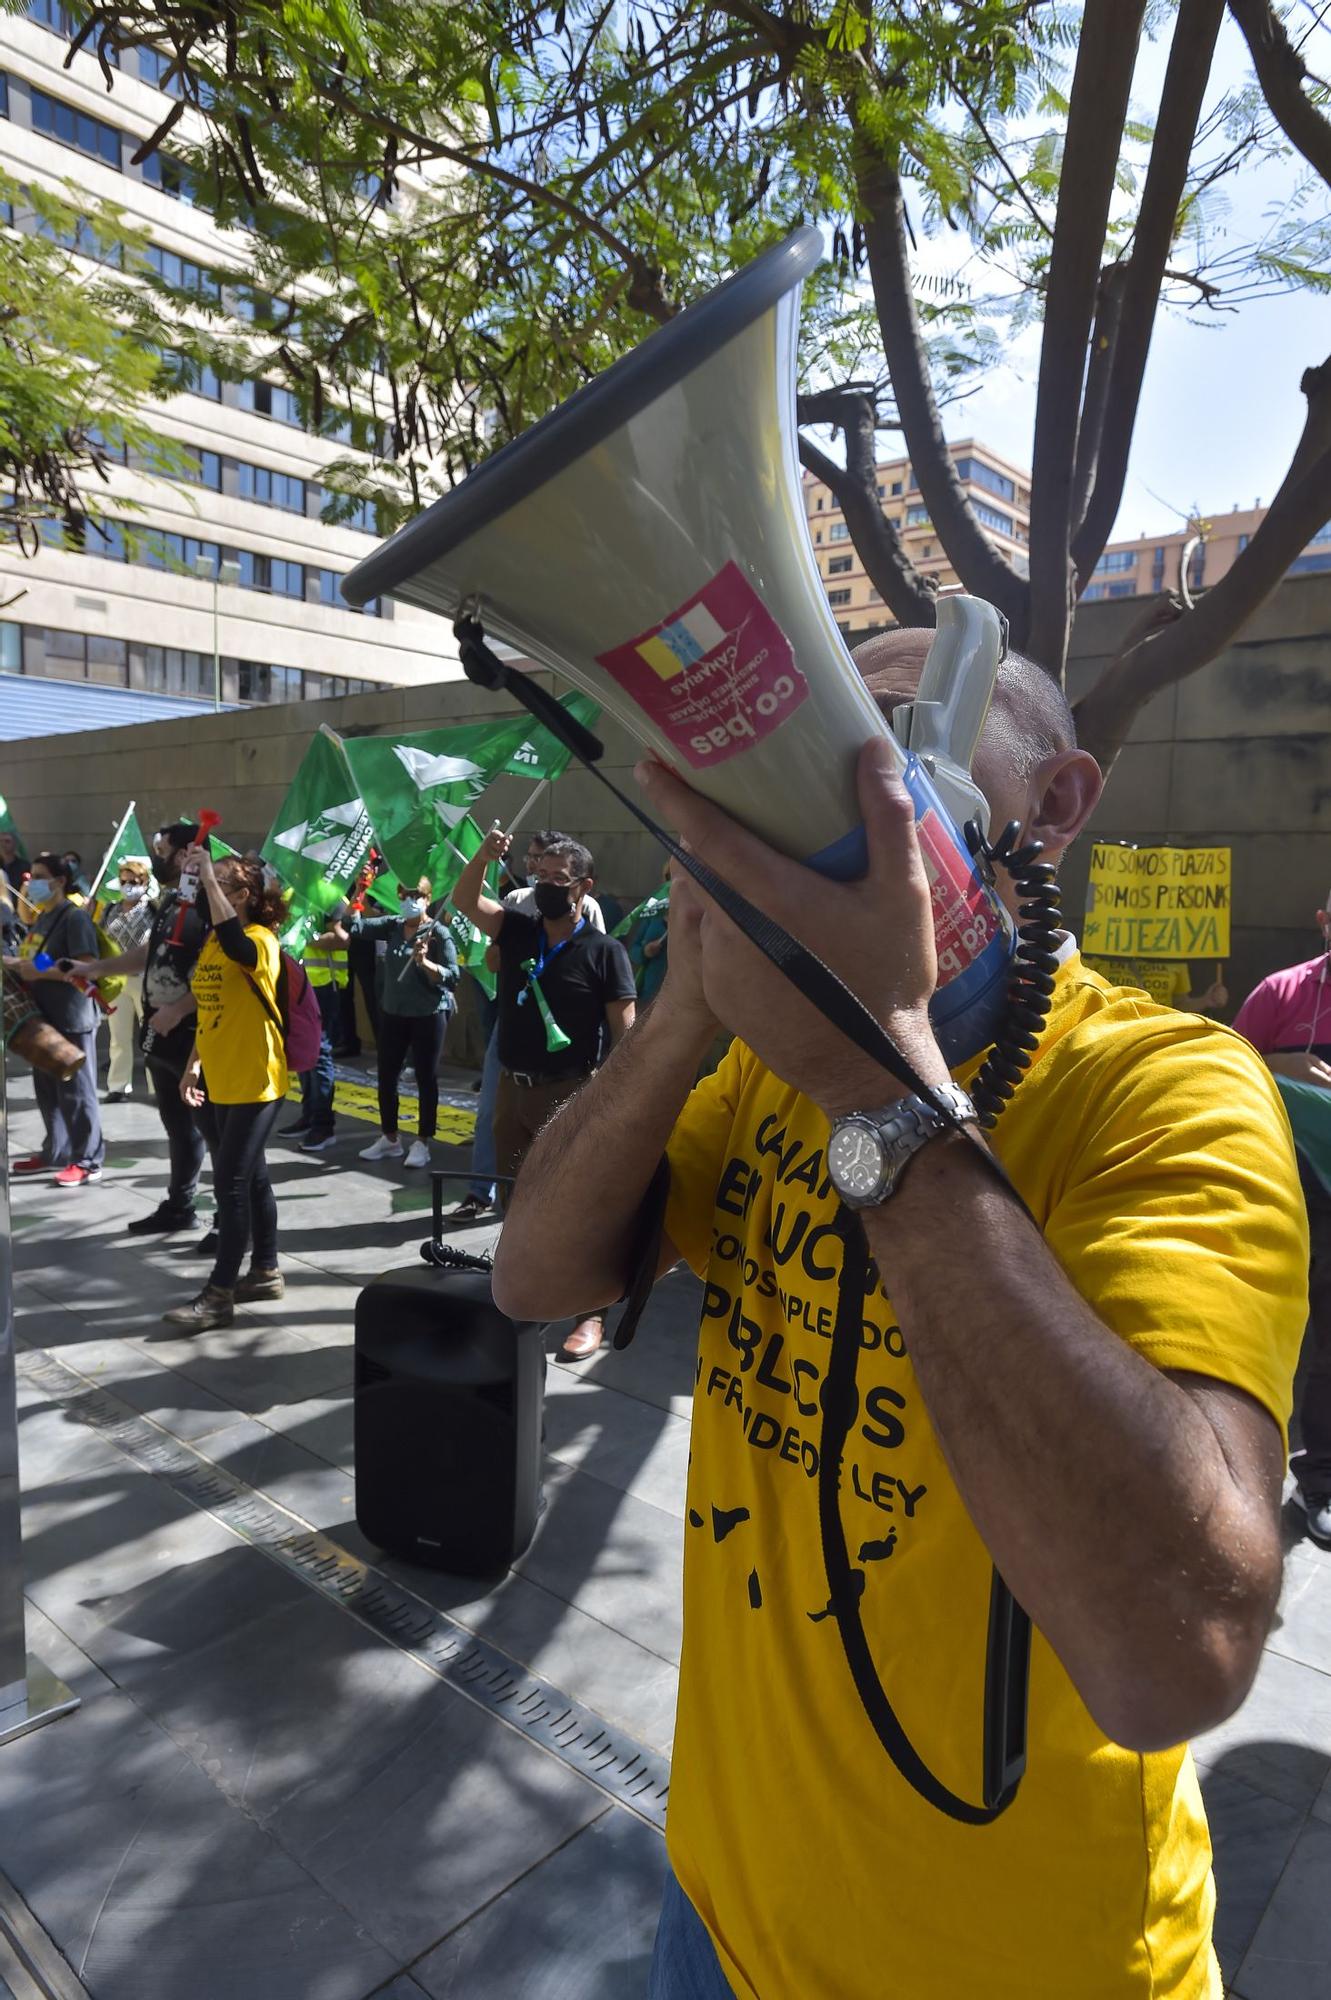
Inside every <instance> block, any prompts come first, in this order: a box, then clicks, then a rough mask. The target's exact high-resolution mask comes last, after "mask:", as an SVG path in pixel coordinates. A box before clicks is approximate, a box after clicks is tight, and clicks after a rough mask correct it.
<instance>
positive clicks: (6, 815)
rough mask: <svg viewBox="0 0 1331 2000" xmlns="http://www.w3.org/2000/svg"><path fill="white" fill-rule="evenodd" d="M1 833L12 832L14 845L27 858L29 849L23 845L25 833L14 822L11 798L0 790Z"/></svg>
mask: <svg viewBox="0 0 1331 2000" xmlns="http://www.w3.org/2000/svg"><path fill="white" fill-rule="evenodd" d="M0 833H12V834H13V836H14V845H15V846H16V847H17V848H18V851H19V853H20V854H22V855H23V856H24V857H25V858H26V856H27V852H28V850H27V848H26V847H25V846H24V845H23V835H22V834H21V833H20V832H19V830H18V828H17V826H15V824H14V815H13V814H12V813H11V812H10V810H9V800H8V799H7V798H6V797H5V795H4V793H3V792H0Z"/></svg>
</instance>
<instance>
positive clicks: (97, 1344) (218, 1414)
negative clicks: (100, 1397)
mask: <svg viewBox="0 0 1331 2000" xmlns="http://www.w3.org/2000/svg"><path fill="white" fill-rule="evenodd" d="M54 1351H56V1352H57V1354H58V1358H59V1359H60V1361H62V1362H63V1363H64V1364H65V1366H66V1367H68V1368H73V1369H75V1370H77V1372H78V1373H79V1374H80V1375H84V1376H86V1377H87V1378H88V1380H89V1381H90V1382H92V1383H93V1384H94V1385H95V1386H96V1387H97V1388H100V1389H106V1390H108V1391H109V1392H110V1393H111V1394H112V1395H114V1396H118V1397H119V1398H120V1400H121V1401H122V1402H123V1403H127V1404H128V1405H129V1407H130V1408H131V1409H132V1410H136V1411H138V1412H139V1413H140V1414H141V1415H143V1416H147V1417H151V1418H152V1420H153V1422H154V1423H155V1424H160V1425H161V1427H162V1429H163V1430H166V1431H170V1433H171V1435H172V1436H173V1437H178V1438H184V1439H186V1440H188V1441H193V1440H196V1439H201V1438H205V1437H208V1436H210V1435H211V1433H212V1432H214V1431H217V1430H221V1429H222V1428H224V1427H225V1426H226V1425H228V1424H233V1423H235V1421H236V1416H237V1411H236V1407H235V1405H234V1403H226V1402H223V1400H222V1398H221V1397H220V1396H215V1395H213V1393H212V1391H211V1390H210V1389H205V1388H204V1387H203V1386H202V1384H201V1383H198V1382H192V1381H191V1380H190V1378H189V1377H188V1376H187V1375H182V1374H181V1373H180V1372H179V1370H178V1369H174V1368H164V1367H163V1366H162V1365H161V1364H160V1362H157V1361H153V1360H150V1359H149V1358H148V1357H147V1356H146V1355H145V1354H144V1351H143V1349H142V1347H138V1346H135V1345H134V1344H133V1343H132V1342H131V1341H128V1340H115V1339H110V1340H85V1341H83V1342H82V1343H81V1344H79V1345H78V1346H74V1345H72V1344H71V1345H68V1346H65V1347H62V1348H59V1349H57V1350H54Z"/></svg>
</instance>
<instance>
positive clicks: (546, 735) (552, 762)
mask: <svg viewBox="0 0 1331 2000" xmlns="http://www.w3.org/2000/svg"><path fill="white" fill-rule="evenodd" d="M559 706H560V707H561V708H566V709H567V710H568V712H569V714H570V715H571V716H572V717H573V719H574V721H575V722H580V723H581V724H582V726H583V728H584V729H594V728H595V727H596V724H597V722H598V721H599V719H600V715H601V709H600V704H599V703H598V702H595V701H593V700H592V697H591V696H590V695H589V694H566V695H564V696H563V698H562V699H561V701H560V704H559ZM572 755H573V752H572V751H571V750H568V749H566V748H565V746H564V745H563V744H562V743H561V742H559V740H558V738H557V737H555V736H552V735H551V733H550V731H549V730H548V729H546V728H545V727H544V725H543V724H542V723H539V722H538V723H537V725H536V727H535V729H532V730H530V731H529V733H528V735H527V738H526V740H525V741H524V742H522V743H520V744H519V745H518V747H517V749H516V750H515V751H514V752H513V755H512V756H511V757H510V758H509V760H508V762H507V764H505V766H504V775H505V776H506V777H510V778H530V779H531V780H532V782H533V783H534V784H544V783H546V782H547V781H552V780H554V779H555V778H562V777H563V775H564V773H565V771H566V770H567V769H568V766H569V760H570V758H571V757H572Z"/></svg>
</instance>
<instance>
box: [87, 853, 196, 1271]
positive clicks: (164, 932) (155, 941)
mask: <svg viewBox="0 0 1331 2000" xmlns="http://www.w3.org/2000/svg"><path fill="white" fill-rule="evenodd" d="M197 836H198V828H197V827H196V826H194V825H192V824H191V823H190V822H189V821H187V820H172V821H171V822H170V823H169V824H168V825H166V826H160V827H158V829H157V832H156V834H155V835H154V836H153V851H152V861H151V866H152V873H153V878H154V880H155V881H156V882H157V883H158V884H159V885H160V888H161V892H162V893H161V895H160V897H159V900H158V903H157V908H156V910H155V911H154V912H153V917H152V923H151V925H150V928H149V930H148V934H147V936H146V937H145V938H144V940H143V942H142V943H141V944H137V945H135V946H134V947H133V948H132V949H131V950H129V951H127V952H124V953H122V955H121V956H120V957H118V958H109V959H103V960H100V961H99V962H98V963H97V964H96V965H95V966H94V967H93V968H92V969H93V972H94V974H99V973H104V972H112V973H116V972H118V973H122V974H124V975H125V976H126V977H135V976H138V975H140V974H141V975H142V979H143V991H142V996H141V1003H140V1004H141V1019H140V1026H139V1046H140V1048H141V1049H142V1051H143V1066H144V1069H145V1071H146V1073H147V1076H148V1081H149V1083H150V1084H151V1085H152V1091H153V1096H154V1098H155V1100H156V1103H157V1115H158V1117H159V1118H160V1119H161V1121H162V1128H163V1130H164V1131H165V1133H166V1144H167V1157H168V1162H169V1177H168V1180H167V1189H166V1197H165V1199H164V1200H163V1201H162V1202H160V1203H159V1204H158V1206H157V1207H156V1208H155V1209H153V1210H151V1211H150V1213H149V1214H147V1215H140V1216H136V1217H135V1219H134V1221H133V1222H130V1223H128V1224H127V1225H126V1234H127V1235H130V1236H156V1235H167V1234H170V1233H172V1232H174V1231H176V1230H182V1229H191V1228H193V1226H194V1222H195V1209H194V1199H195V1192H196V1190H197V1188H198V1184H199V1174H200V1172H201V1171H202V1168H203V1160H204V1154H205V1151H206V1143H205V1139H204V1134H203V1131H202V1130H201V1128H200V1126H199V1123H198V1121H197V1119H196V1118H195V1117H194V1115H193V1112H192V1110H191V1108H190V1106H189V1105H188V1104H187V1103H186V1102H185V1100H184V1099H183V1098H182V1096H181V1094H180V1079H181V1077H182V1075H183V1074H184V1070H185V1065H186V1063H187V1062H188V1060H189V1058H190V1054H191V1051H192V1050H193V1047H194V1028H195V1015H196V1012H197V1008H196V1003H195V999H194V994H193V992H192V990H191V987H190V979H191V977H192V975H193V972H194V967H195V965H196V964H197V962H198V957H199V953H200V952H201V951H202V949H203V944H204V939H205V938H206V937H207V936H208V932H209V929H210V924H209V919H208V915H207V908H206V904H205V901H204V899H203V897H202V896H200V897H199V898H198V899H197V900H196V901H195V902H193V903H188V902H187V903H186V904H185V905H184V918H183V920H182V921H181V923H180V935H179V937H178V938H177V936H176V928H177V919H178V918H179V917H180V911H181V900H180V895H179V892H178V884H179V881H180V871H181V867H182V865H183V863H184V859H185V856H186V854H187V853H188V851H189V849H190V846H191V844H192V843H193V841H194V840H195V839H196V838H197ZM122 1004H123V1002H122ZM215 1249H216V1232H215V1231H213V1230H209V1231H208V1233H207V1234H206V1235H205V1236H204V1237H203V1238H202V1240H201V1242H200V1244H199V1252H200V1255H202V1256H211V1255H212V1254H213V1252H214V1250H215Z"/></svg>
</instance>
